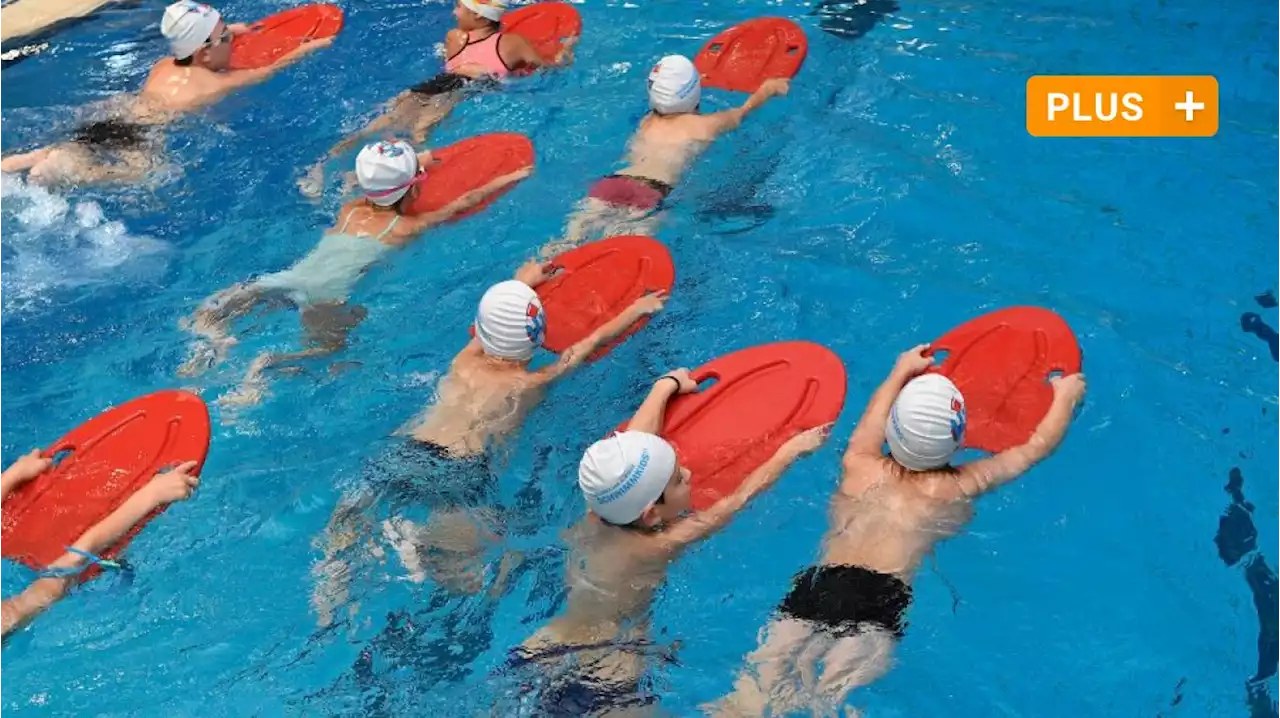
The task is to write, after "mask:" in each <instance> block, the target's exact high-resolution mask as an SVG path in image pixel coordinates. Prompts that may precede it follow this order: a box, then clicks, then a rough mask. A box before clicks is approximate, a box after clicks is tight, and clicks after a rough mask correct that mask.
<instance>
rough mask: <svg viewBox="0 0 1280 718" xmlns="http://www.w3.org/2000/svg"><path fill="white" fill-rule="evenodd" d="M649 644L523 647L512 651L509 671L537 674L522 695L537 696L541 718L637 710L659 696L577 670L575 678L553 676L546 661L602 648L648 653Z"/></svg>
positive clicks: (635, 686) (636, 684)
mask: <svg viewBox="0 0 1280 718" xmlns="http://www.w3.org/2000/svg"><path fill="white" fill-rule="evenodd" d="M646 648H647V645H646V644H629V643H617V642H604V643H596V644H591V645H585V646H555V647H553V648H548V649H547V650H543V651H536V652H535V651H528V650H526V649H525V648H524V647H516V648H513V649H511V651H510V652H509V653H508V654H507V668H509V669H518V668H521V667H528V668H531V669H532V670H533V671H534V674H535V676H536V678H535V679H534V680H533V681H532V683H534V684H536V685H525V686H523V690H522V691H521V694H522V695H524V696H528V695H530V694H534V695H536V696H537V698H536V699H535V700H536V705H537V713H536V714H535V715H537V716H538V718H580V717H581V716H588V715H596V714H597V713H600V712H603V711H605V710H609V709H615V710H616V709H619V708H638V707H641V706H647V705H651V704H653V703H655V702H657V700H658V697H657V696H656V695H654V694H653V693H649V692H645V691H643V690H642V689H641V686H640V684H639V683H632V682H618V683H610V682H607V681H601V680H599V679H597V678H595V677H592V676H589V675H586V674H585V672H582V671H580V670H579V671H574V672H573V675H559V676H554V677H553V675H552V673H553V671H550V670H547V667H546V666H544V665H542V662H543V661H548V660H556V659H568V658H571V657H572V656H573V655H574V654H577V653H582V652H584V651H593V650H600V649H618V650H624V651H626V650H630V651H637V652H641V653H644V652H647V651H646V650H645V649H646Z"/></svg>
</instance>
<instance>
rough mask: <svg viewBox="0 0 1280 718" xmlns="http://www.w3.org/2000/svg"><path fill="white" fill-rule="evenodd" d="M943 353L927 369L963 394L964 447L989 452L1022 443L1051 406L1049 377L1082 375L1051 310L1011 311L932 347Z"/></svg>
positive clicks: (1076, 347)
mask: <svg viewBox="0 0 1280 718" xmlns="http://www.w3.org/2000/svg"><path fill="white" fill-rule="evenodd" d="M931 351H932V352H933V353H934V354H937V353H939V352H944V351H945V352H947V356H946V357H944V358H943V360H942V362H941V363H940V364H939V365H938V366H936V367H934V368H933V369H931V370H930V371H935V372H938V373H940V374H942V375H943V376H945V377H947V378H948V379H950V380H951V381H952V383H954V384H955V385H956V388H957V389H959V390H960V393H961V394H963V395H964V403H965V412H966V421H967V426H966V428H965V439H964V445H965V446H966V447H969V448H973V449H981V450H982V451H987V452H990V453H999V452H1001V451H1004V450H1006V449H1011V448H1013V447H1015V446H1020V445H1022V444H1024V443H1026V442H1027V440H1029V439H1030V438H1031V433H1032V432H1033V431H1035V428H1036V426H1037V425H1038V424H1039V423H1040V420H1041V419H1043V418H1044V415H1045V414H1046V413H1047V412H1048V411H1049V406H1050V405H1051V404H1052V403H1053V387H1051V386H1050V385H1049V382H1048V379H1049V375H1050V374H1051V373H1053V372H1062V373H1063V374H1075V373H1076V372H1079V371H1080V366H1081V362H1082V357H1081V354H1080V344H1079V343H1078V342H1077V341H1076V337H1075V334H1074V333H1073V332H1072V331H1071V327H1069V326H1067V322H1066V321H1065V320H1064V319H1063V318H1062V317H1060V316H1058V315H1057V314H1055V313H1053V312H1051V311H1049V310H1048V309H1041V308H1039V307H1011V308H1009V309H1001V310H998V311H995V312H991V313H990V314H984V315H982V316H980V317H977V318H975V319H972V320H970V321H968V322H965V323H964V324H961V325H960V326H958V327H956V328H955V329H952V330H951V331H949V332H947V333H946V334H944V335H942V336H941V337H939V338H938V340H937V341H935V342H933V344H932V345H931Z"/></svg>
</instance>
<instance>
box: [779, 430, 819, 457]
mask: <svg viewBox="0 0 1280 718" xmlns="http://www.w3.org/2000/svg"><path fill="white" fill-rule="evenodd" d="M830 435H831V424H823V425H822V426H815V427H813V428H812V429H807V430H805V431H802V432H800V433H799V434H796V435H795V436H793V437H791V438H790V439H787V442H786V443H785V444H783V445H782V446H781V447H779V448H778V453H780V454H783V455H785V456H786V457H787V458H790V459H796V458H799V457H801V456H804V455H805V454H809V453H812V452H813V451H815V450H816V449H817V448H818V447H819V446H822V444H823V442H825V441H826V440H827V437H828V436H830Z"/></svg>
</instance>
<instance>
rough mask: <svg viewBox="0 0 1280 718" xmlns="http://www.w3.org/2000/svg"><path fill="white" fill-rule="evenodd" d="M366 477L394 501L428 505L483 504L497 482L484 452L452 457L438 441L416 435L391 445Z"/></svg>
mask: <svg viewBox="0 0 1280 718" xmlns="http://www.w3.org/2000/svg"><path fill="white" fill-rule="evenodd" d="M365 478H366V480H367V481H368V482H369V484H371V485H374V486H377V487H378V488H379V489H380V492H381V493H383V494H384V495H385V496H386V497H387V498H388V499H390V500H391V502H392V503H393V504H400V505H426V506H428V507H431V508H476V507H480V506H486V505H488V504H489V501H490V498H491V495H492V493H493V491H494V489H495V488H496V483H497V480H496V478H497V477H495V476H494V474H493V471H492V470H491V468H490V466H489V459H488V457H487V456H486V455H484V454H481V455H479V456H473V457H465V458H455V457H454V456H453V455H451V454H450V453H449V452H448V451H447V450H446V449H445V448H444V447H442V446H439V445H438V444H432V443H430V442H425V441H417V440H416V439H405V440H403V441H401V442H398V443H397V444H396V445H394V446H392V447H391V449H389V450H388V451H387V452H386V453H384V454H383V455H382V456H381V457H379V458H378V460H377V461H375V462H374V463H373V465H372V466H371V467H370V468H369V469H368V470H367V472H366V475H365Z"/></svg>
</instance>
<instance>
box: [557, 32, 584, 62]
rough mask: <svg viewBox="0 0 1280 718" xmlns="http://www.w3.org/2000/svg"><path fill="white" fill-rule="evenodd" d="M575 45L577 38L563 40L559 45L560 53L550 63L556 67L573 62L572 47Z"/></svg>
mask: <svg viewBox="0 0 1280 718" xmlns="http://www.w3.org/2000/svg"><path fill="white" fill-rule="evenodd" d="M577 44H578V38H577V37H576V36H574V37H566V38H564V40H563V41H562V42H561V43H560V51H559V52H557V53H556V56H555V57H554V58H552V62H554V63H555V64H557V65H568V64H569V63H571V62H573V47H574V45H577Z"/></svg>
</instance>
